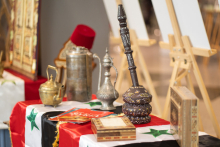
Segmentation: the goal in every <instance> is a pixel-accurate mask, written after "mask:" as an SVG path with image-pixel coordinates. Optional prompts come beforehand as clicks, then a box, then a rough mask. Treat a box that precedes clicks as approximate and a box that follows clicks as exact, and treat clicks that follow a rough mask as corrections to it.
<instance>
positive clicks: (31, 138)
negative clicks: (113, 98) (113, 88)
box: [25, 100, 121, 147]
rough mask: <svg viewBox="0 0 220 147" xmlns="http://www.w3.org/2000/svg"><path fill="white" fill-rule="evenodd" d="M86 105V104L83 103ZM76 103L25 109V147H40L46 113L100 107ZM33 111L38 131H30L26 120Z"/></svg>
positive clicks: (31, 106) (29, 124) (29, 123)
mask: <svg viewBox="0 0 220 147" xmlns="http://www.w3.org/2000/svg"><path fill="white" fill-rule="evenodd" d="M90 102H98V100H91V101H90ZM85 103H88V102H85ZM85 103H81V102H76V101H67V102H62V103H61V104H60V105H58V107H56V108H54V107H52V106H44V105H43V104H37V105H30V106H27V108H26V118H25V120H26V123H25V146H26V147H41V146H42V145H41V137H42V130H41V116H42V115H43V114H44V113H46V112H51V111H67V110H69V109H72V108H73V107H77V108H88V109H97V108H99V107H100V105H96V106H93V107H91V106H90V105H89V104H85ZM115 105H116V106H118V105H121V104H120V103H117V102H116V103H115ZM33 109H34V113H37V115H36V118H35V122H36V125H37V126H38V128H39V130H38V129H37V128H36V127H34V128H33V130H32V131H31V122H30V121H29V120H28V119H27V116H29V115H30V114H31V111H32V110H33Z"/></svg>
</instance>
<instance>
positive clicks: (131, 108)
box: [118, 5, 152, 124]
mask: <svg viewBox="0 0 220 147" xmlns="http://www.w3.org/2000/svg"><path fill="white" fill-rule="evenodd" d="M126 19H127V18H126V14H125V11H124V8H123V6H122V5H118V21H119V26H120V35H121V39H122V42H123V46H124V48H125V52H124V53H125V54H126V56H127V61H128V65H129V67H128V69H129V70H130V75H131V79H132V84H133V85H132V87H130V88H129V89H128V90H127V91H126V92H125V93H124V94H123V95H122V97H123V101H124V102H125V103H124V104H123V106H122V111H123V113H124V114H125V115H126V116H127V117H128V118H129V119H130V121H131V122H132V123H133V124H143V123H149V122H150V121H151V117H150V116H149V114H150V113H151V111H152V107H151V105H150V104H149V103H150V102H151V100H152V95H151V94H149V93H148V91H147V90H146V89H145V88H144V87H143V86H142V85H139V83H138V78H137V73H136V66H135V64H134V60H133V56H132V52H133V51H132V50H131V43H130V34H129V29H128V28H127V22H126Z"/></svg>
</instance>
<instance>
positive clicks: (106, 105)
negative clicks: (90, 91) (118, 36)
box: [96, 49, 119, 110]
mask: <svg viewBox="0 0 220 147" xmlns="http://www.w3.org/2000/svg"><path fill="white" fill-rule="evenodd" d="M103 67H104V68H105V73H104V76H105V80H104V82H103V84H102V86H101V87H100V89H99V90H98V92H97V94H96V96H97V99H99V100H100V101H101V102H102V106H101V108H100V109H101V110H114V109H115V107H114V105H113V102H114V101H115V100H116V99H117V98H118V96H119V94H118V92H117V91H116V90H115V84H116V80H117V77H118V71H117V69H116V68H115V66H114V65H113V61H112V58H111V57H110V56H109V54H108V50H107V49H106V54H105V56H104V58H103ZM111 67H113V68H114V69H115V72H116V78H115V82H114V86H113V85H112V83H111V74H110V69H111Z"/></svg>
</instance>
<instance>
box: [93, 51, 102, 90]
mask: <svg viewBox="0 0 220 147" xmlns="http://www.w3.org/2000/svg"><path fill="white" fill-rule="evenodd" d="M93 58H96V59H98V60H99V82H98V90H99V89H100V86H101V78H102V64H101V61H100V58H99V56H98V55H97V54H93Z"/></svg>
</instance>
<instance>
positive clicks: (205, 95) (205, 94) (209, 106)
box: [182, 36, 220, 138]
mask: <svg viewBox="0 0 220 147" xmlns="http://www.w3.org/2000/svg"><path fill="white" fill-rule="evenodd" d="M182 39H183V43H184V45H185V49H186V52H187V53H188V54H189V55H190V56H191V59H192V64H193V72H194V75H195V78H196V81H197V83H198V85H199V89H200V92H201V93H202V97H203V100H204V102H205V105H206V108H207V111H208V114H209V116H210V118H211V121H212V125H213V126H214V129H215V132H216V135H217V137H218V138H220V128H219V124H218V121H217V119H216V116H215V113H214V110H213V107H212V104H211V101H210V98H209V95H208V92H207V90H206V87H205V84H204V82H203V79H202V76H201V73H200V71H199V67H198V65H197V62H196V60H195V58H194V55H193V52H192V48H191V44H190V41H189V38H188V37H187V36H183V37H182Z"/></svg>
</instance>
